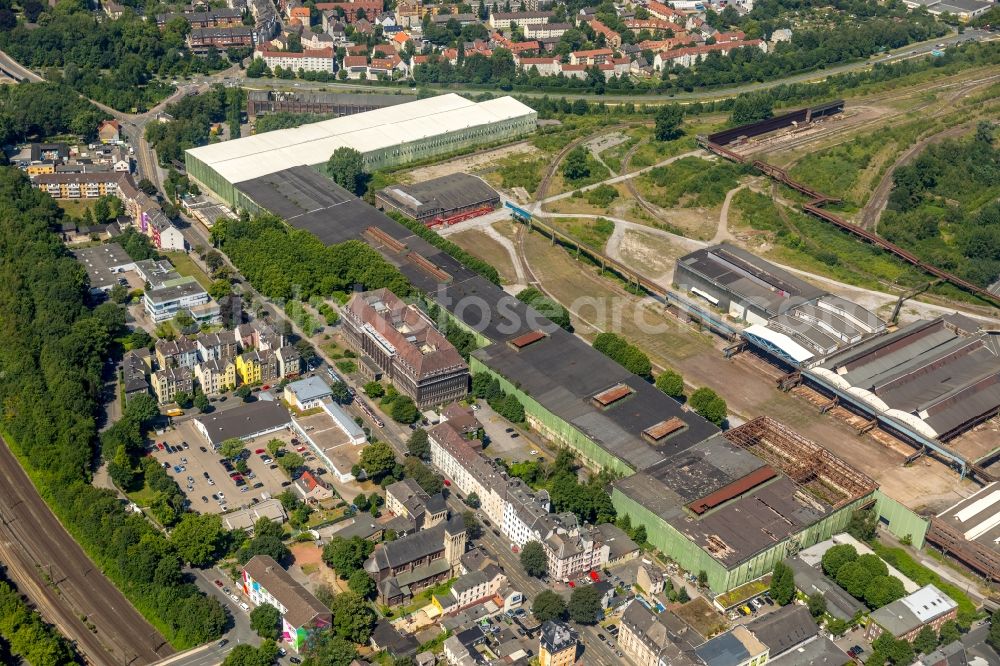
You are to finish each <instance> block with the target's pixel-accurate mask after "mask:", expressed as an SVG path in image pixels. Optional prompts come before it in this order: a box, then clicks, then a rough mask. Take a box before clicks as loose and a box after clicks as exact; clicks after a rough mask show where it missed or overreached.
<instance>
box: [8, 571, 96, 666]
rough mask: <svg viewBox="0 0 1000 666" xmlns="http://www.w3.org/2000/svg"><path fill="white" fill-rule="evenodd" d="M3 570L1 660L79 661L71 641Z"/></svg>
mask: <svg viewBox="0 0 1000 666" xmlns="http://www.w3.org/2000/svg"><path fill="white" fill-rule="evenodd" d="M3 573H4V572H3V569H2V568H0V663H4V664H7V663H15V664H16V663H19V660H23V661H24V662H25V663H29V664H32V665H33V666H65V665H66V664H80V663H82V661H81V660H80V656H79V655H78V654H76V651H75V650H74V649H73V646H72V645H71V644H70V642H69V641H68V640H66V638H65V637H63V636H62V635H61V634H60V633H59V632H58V631H57V630H56V628H55V627H53V626H52V625H50V624H48V623H46V622H45V620H43V619H42V616H41V615H39V614H38V612H37V611H35V610H32V609H31V607H30V606H28V604H27V603H26V602H25V600H24V599H23V598H22V597H21V595H20V594H19V593H18V591H17V590H16V589H15V588H14V587H13V586H12V585H10V584H9V583H7V581H6V580H5V577H4V575H3ZM5 648H6V650H5ZM5 651H6V652H7V654H5Z"/></svg>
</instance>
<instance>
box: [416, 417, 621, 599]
mask: <svg viewBox="0 0 1000 666" xmlns="http://www.w3.org/2000/svg"><path fill="white" fill-rule="evenodd" d="M427 435H428V440H429V442H430V448H431V462H432V463H433V464H434V466H435V467H437V469H438V470H440V471H441V473H442V474H443V475H444V476H445V478H447V479H449V480H450V482H451V484H452V487H454V488H457V489H459V490H461V491H462V492H463V493H465V494H466V495H469V494H470V493H476V495H477V496H478V497H479V501H480V504H481V509H482V511H483V513H485V514H486V516H487V517H488V518H489V519H490V520H491V521H492V522H493V523H494V524H495V525H497V527H498V528H499V529H500V531H501V532H502V533H503V535H504V536H506V537H507V538H508V539H509V540H510V541H511V543H513V544H514V545H516V546H519V547H521V546H524V544H526V543H528V542H529V541H538V542H539V543H541V544H542V548H543V549H544V550H545V554H546V558H547V560H548V569H549V574H550V575H551V576H553V578H556V579H558V580H569V579H571V578H572V577H574V576H575V575H577V574H579V573H583V572H586V571H590V570H591V569H594V568H597V567H601V566H603V565H604V564H606V563H607V562H608V558H609V553H610V548H609V546H608V545H607V544H605V543H603V541H602V538H601V534H600V532H599V531H598V530H597V529H596V528H593V527H581V526H580V525H579V524H578V523H577V520H576V517H575V516H574V515H573V514H558V515H557V514H553V513H551V502H550V500H549V496H548V493H547V492H546V491H544V490H542V491H539V492H537V493H536V492H534V491H533V490H532V489H531V488H530V487H528V486H527V485H526V484H525V483H524V482H523V481H521V480H520V479H517V478H510V477H508V476H507V475H506V474H504V473H503V471H501V470H500V469H499V468H498V467H497V466H496V465H495V464H493V462H492V461H490V460H488V459H487V458H485V457H484V456H482V455H480V453H479V452H478V451H477V450H475V449H474V448H473V446H472V445H471V444H470V442H469V441H468V440H466V439H464V438H463V437H462V436H461V434H460V433H459V432H458V430H457V429H455V428H454V426H452V425H451V424H450V423H448V422H444V423H441V424H438V425H436V426H434V427H433V428H431V429H430V430H428V431H427Z"/></svg>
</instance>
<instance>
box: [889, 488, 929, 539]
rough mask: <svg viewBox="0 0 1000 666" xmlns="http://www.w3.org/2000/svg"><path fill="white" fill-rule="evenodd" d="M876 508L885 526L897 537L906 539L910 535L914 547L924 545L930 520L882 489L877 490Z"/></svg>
mask: <svg viewBox="0 0 1000 666" xmlns="http://www.w3.org/2000/svg"><path fill="white" fill-rule="evenodd" d="M875 510H876V511H877V512H878V517H879V521H880V522H881V523H882V525H883V527H885V528H886V529H888V530H889V531H890V532H892V533H893V534H894V535H895V536H896V538H898V539H904V538H906V537H907V536H909V537H910V540H911V542H912V544H913V547H914V548H918V549H919V548H923V547H924V537H925V536H926V535H927V528H928V527H930V523H929V522H928V521H926V520H924V519H923V518H921V517H920V516H918V515H917V514H915V513H913V512H912V511H910V510H909V509H907V508H906V507H905V506H903V505H902V504H900V503H899V502H897V501H896V500H894V499H892V498H891V497H889V496H888V495H886V494H885V493H883V492H882V490H881V489H879V490H876V491H875Z"/></svg>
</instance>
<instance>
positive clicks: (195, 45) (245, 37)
mask: <svg viewBox="0 0 1000 666" xmlns="http://www.w3.org/2000/svg"><path fill="white" fill-rule="evenodd" d="M187 44H188V47H189V48H190V49H191V50H192V51H194V52H195V53H205V52H206V51H208V49H210V48H216V49H219V50H225V49H228V48H241V47H246V46H253V28H251V27H250V26H245V25H238V26H233V27H227V28H192V29H191V32H189V33H188V36H187Z"/></svg>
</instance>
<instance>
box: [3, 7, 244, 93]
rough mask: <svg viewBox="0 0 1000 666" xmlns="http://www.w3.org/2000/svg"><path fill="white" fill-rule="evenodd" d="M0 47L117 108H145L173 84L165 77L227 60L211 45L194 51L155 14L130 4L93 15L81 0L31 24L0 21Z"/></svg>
mask: <svg viewBox="0 0 1000 666" xmlns="http://www.w3.org/2000/svg"><path fill="white" fill-rule="evenodd" d="M184 25H185V26H186V25H187V24H186V23H185V24H184ZM0 49H3V50H4V51H6V52H7V53H8V54H10V56H11V57H12V58H14V59H15V60H17V61H18V62H20V63H22V64H24V65H26V66H28V67H32V68H34V69H39V70H45V78H47V79H50V80H61V81H62V82H64V83H66V84H67V85H69V86H70V87H72V88H73V89H75V90H77V91H79V92H81V93H83V94H84V95H86V96H87V97H89V98H91V99H96V100H98V101H100V102H103V103H105V104H107V105H109V106H112V107H114V108H116V109H118V110H120V111H129V110H131V109H133V108H135V109H138V110H140V111H145V110H146V109H148V108H149V107H150V106H153V105H154V104H156V103H157V102H159V101H160V100H161V99H163V98H164V97H166V96H167V95H168V94H169V93H170V91H171V90H172V89H173V88H172V86H170V84H169V83H168V82H166V81H165V80H164V79H166V78H168V77H172V76H184V75H189V74H208V73H210V72H212V71H216V70H219V69H222V68H223V67H226V66H228V64H227V63H226V61H225V60H223V59H222V58H221V57H220V56H219V54H218V53H216V52H212V53H209V54H208V56H207V57H204V58H202V57H197V56H195V55H193V54H192V53H191V52H190V50H188V49H187V48H186V47H185V44H184V34H183V33H182V32H178V31H176V30H166V31H165V32H163V33H161V32H160V30H159V28H157V26H156V22H155V21H145V20H143V18H142V17H140V16H137V15H136V14H135V13H133V12H131V11H126V12H125V14H124V15H123V16H122V17H121V18H118V19H113V20H108V19H106V18H103V17H101V18H99V17H98V16H97V15H96V14H95V13H93V12H91V11H90V8H89V7H88V6H87V4H86V3H84V2H83V1H82V0H60V1H59V2H58V3H57V4H56V5H55V7H53V8H52V9H50V10H48V11H45V12H44V13H43V16H42V17H40V18H39V21H38V23H37V24H36V25H32V26H30V27H29V26H27V25H26V24H24V23H18V24H17V25H16V26H11V25H9V24H6V25H0ZM59 68H63V69H62V72H61V74H60V73H59V71H58V70H59Z"/></svg>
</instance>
